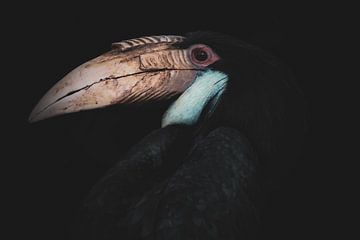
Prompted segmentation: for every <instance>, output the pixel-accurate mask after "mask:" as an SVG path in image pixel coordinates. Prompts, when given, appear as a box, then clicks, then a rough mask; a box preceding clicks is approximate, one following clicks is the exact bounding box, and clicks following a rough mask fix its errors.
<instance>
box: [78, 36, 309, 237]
mask: <svg viewBox="0 0 360 240" xmlns="http://www.w3.org/2000/svg"><path fill="white" fill-rule="evenodd" d="M196 43H201V44H206V45H208V46H210V47H211V48H212V49H213V50H214V51H215V52H216V53H217V54H218V55H219V56H220V57H221V60H220V61H218V62H216V63H215V64H213V65H211V66H210V67H209V68H211V69H215V70H218V71H222V72H224V73H226V74H227V75H228V76H229V82H228V86H227V89H226V91H225V93H224V95H223V96H222V99H221V102H220V103H219V104H218V106H217V108H216V111H215V114H214V115H213V116H211V118H208V117H206V108H205V109H204V110H203V117H202V119H201V121H200V122H199V123H198V124H197V125H196V126H183V125H173V126H167V127H165V128H161V129H157V130H154V131H153V132H152V133H151V134H149V135H147V136H146V137H144V138H143V140H142V141H140V142H139V143H138V144H136V145H135V146H134V147H132V149H131V150H130V151H129V152H128V153H127V154H126V155H125V156H124V157H121V158H119V159H118V160H115V161H118V162H117V163H116V164H115V166H114V167H113V168H112V169H111V170H110V171H109V172H108V173H107V174H106V175H105V176H104V177H103V178H102V179H101V180H100V181H99V182H98V183H97V184H96V185H95V186H94V188H93V189H92V190H91V192H90V194H89V196H88V197H87V198H86V200H85V203H84V206H83V208H82V209H81V211H80V217H79V220H78V222H77V224H75V226H74V235H73V236H74V239H257V237H258V235H259V229H260V226H261V216H262V208H263V206H264V201H263V200H264V199H266V198H265V196H266V195H267V194H268V193H269V192H271V191H272V190H273V189H274V187H277V186H279V185H281V182H282V181H286V175H287V174H288V172H289V169H290V168H291V167H292V166H293V164H294V163H295V161H296V160H297V159H298V158H299V156H300V154H301V147H302V141H303V139H302V138H303V134H304V129H305V125H304V124H305V120H304V119H305V118H304V112H305V111H304V101H303V98H302V94H301V92H300V90H299V89H298V88H297V86H296V84H295V82H294V79H293V76H292V74H291V73H290V71H289V70H288V69H287V68H286V66H285V65H284V64H282V63H281V62H280V61H279V60H277V59H276V58H275V57H273V56H271V55H269V54H267V53H265V52H263V51H262V50H260V49H258V48H256V47H254V46H251V45H248V44H246V43H244V42H241V41H238V40H237V39H233V38H231V37H228V36H224V35H221V34H216V33H210V32H196V33H191V34H189V35H188V36H187V39H186V40H185V41H184V42H182V43H179V44H176V47H179V48H186V47H188V46H191V45H193V44H196ZM159 121H160V119H159Z"/></svg>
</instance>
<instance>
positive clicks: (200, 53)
mask: <svg viewBox="0 0 360 240" xmlns="http://www.w3.org/2000/svg"><path fill="white" fill-rule="evenodd" d="M193 55H194V58H195V59H196V60H197V61H199V62H204V61H206V60H207V59H208V57H209V56H208V54H207V52H206V51H204V50H203V49H201V48H197V49H194V51H193Z"/></svg>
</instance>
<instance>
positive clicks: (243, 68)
mask: <svg viewBox="0 0 360 240" xmlns="http://www.w3.org/2000/svg"><path fill="white" fill-rule="evenodd" d="M112 46H113V48H112V50H111V51H109V52H107V53H105V54H103V55H101V56H99V57H97V58H95V59H93V60H90V61H89V62H86V63H84V64H82V65H80V66H79V67H77V68H76V69H74V70H73V71H71V72H70V73H69V74H67V75H66V76H65V77H64V78H63V79H62V80H60V81H59V82H58V83H57V84H55V86H53V87H52V88H51V89H50V90H49V91H48V92H47V93H46V94H45V96H44V97H43V98H42V99H41V100H40V102H39V103H38V104H37V106H36V107H35V108H34V110H33V111H32V113H31V115H30V118H29V120H30V121H31V122H36V121H39V120H42V119H46V118H50V117H54V116H57V115H62V114H67V113H72V112H78V111H82V110H89V109H95V108H102V107H107V106H110V105H114V104H135V103H149V102H150V103H154V104H155V103H156V102H158V101H160V100H166V99H174V101H173V102H172V104H171V105H170V107H169V108H168V109H167V111H166V112H165V113H163V117H162V126H167V125H172V124H185V125H191V126H193V125H197V124H199V122H203V121H206V120H208V119H211V116H213V115H214V113H215V112H216V113H218V112H221V113H222V114H220V115H221V117H220V121H222V122H223V125H228V126H232V127H235V128H237V129H240V130H241V131H243V132H244V133H245V134H246V135H247V136H249V138H250V139H251V140H253V142H255V143H258V145H259V146H260V147H259V148H261V149H263V150H264V151H265V152H271V151H276V149H279V148H288V149H289V151H290V149H291V148H290V147H289V146H287V145H286V143H287V142H289V137H291V136H297V134H298V132H294V131H298V129H300V128H301V127H302V126H303V123H304V119H303V116H302V115H301V114H303V112H302V109H300V108H301V105H302V100H301V94H299V91H298V89H297V88H296V86H295V85H294V83H293V82H292V76H291V74H290V73H289V71H288V70H287V68H285V67H284V66H283V65H282V64H280V63H279V62H278V61H277V60H276V59H275V58H273V57H271V56H269V55H267V54H265V53H264V52H263V51H261V50H259V49H258V48H256V47H253V46H251V45H248V44H246V43H244V42H242V41H238V40H237V39H234V38H232V37H228V36H224V35H222V34H217V33H211V32H195V33H190V34H188V35H187V36H186V37H181V36H152V37H141V38H136V39H131V40H126V41H122V42H118V43H114V44H113V45H112ZM219 103H221V104H219ZM218 115H219V114H218ZM294 129H295V130H294ZM280 142H281V143H285V144H280ZM274 149H275V150H274Z"/></svg>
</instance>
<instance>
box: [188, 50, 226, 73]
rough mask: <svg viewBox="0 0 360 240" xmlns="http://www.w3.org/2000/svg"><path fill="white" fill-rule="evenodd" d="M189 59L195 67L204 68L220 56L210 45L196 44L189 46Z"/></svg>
mask: <svg viewBox="0 0 360 240" xmlns="http://www.w3.org/2000/svg"><path fill="white" fill-rule="evenodd" d="M190 59H191V61H192V63H193V64H194V65H196V66H197V67H200V68H204V67H207V66H209V65H210V64H212V63H214V62H216V61H217V60H219V59H220V57H219V56H218V55H217V54H216V53H215V52H214V51H213V50H212V49H211V48H210V47H208V46H206V45H204V44H196V45H193V46H192V47H191V48H190Z"/></svg>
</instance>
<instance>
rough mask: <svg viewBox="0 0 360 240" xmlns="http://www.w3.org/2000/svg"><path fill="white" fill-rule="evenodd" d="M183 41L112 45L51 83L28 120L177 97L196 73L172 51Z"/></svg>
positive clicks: (181, 54) (186, 59) (181, 52)
mask: <svg viewBox="0 0 360 240" xmlns="http://www.w3.org/2000/svg"><path fill="white" fill-rule="evenodd" d="M183 39H184V38H183V37H180V36H153V37H143V38H138V39H132V40H127V41H123V42H119V43H114V44H113V49H112V50H111V51H110V52H107V53H105V54H103V55H101V56H99V57H97V58H95V59H93V60H91V61H89V62H86V63H84V64H82V65H80V66H79V67H77V68H76V69H74V70H73V71H71V72H70V73H69V74H67V75H66V76H65V77H64V78H63V79H61V80H60V81H59V82H58V83H56V84H55V86H53V87H52V88H51V89H50V90H49V91H48V92H47V93H46V94H45V96H43V97H42V99H41V100H40V101H39V103H38V104H37V105H36V106H35V108H34V109H33V111H32V112H31V114H30V117H29V121H30V122H36V121H39V120H42V119H46V118H50V117H53V116H57V115H62V114H66V113H72V112H78V111H82V110H89V109H94V108H101V107H106V106H109V105H113V104H129V103H142V102H147V101H158V100H163V99H169V98H171V97H173V96H176V95H179V94H180V93H182V92H184V91H185V90H186V89H187V88H188V87H189V86H190V85H191V83H192V82H193V80H194V79H195V77H196V74H197V71H198V69H197V68H196V67H195V66H194V65H193V64H192V63H191V61H190V59H189V54H188V52H187V50H186V49H178V48H176V47H175V46H174V44H175V43H178V42H181V41H183Z"/></svg>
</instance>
